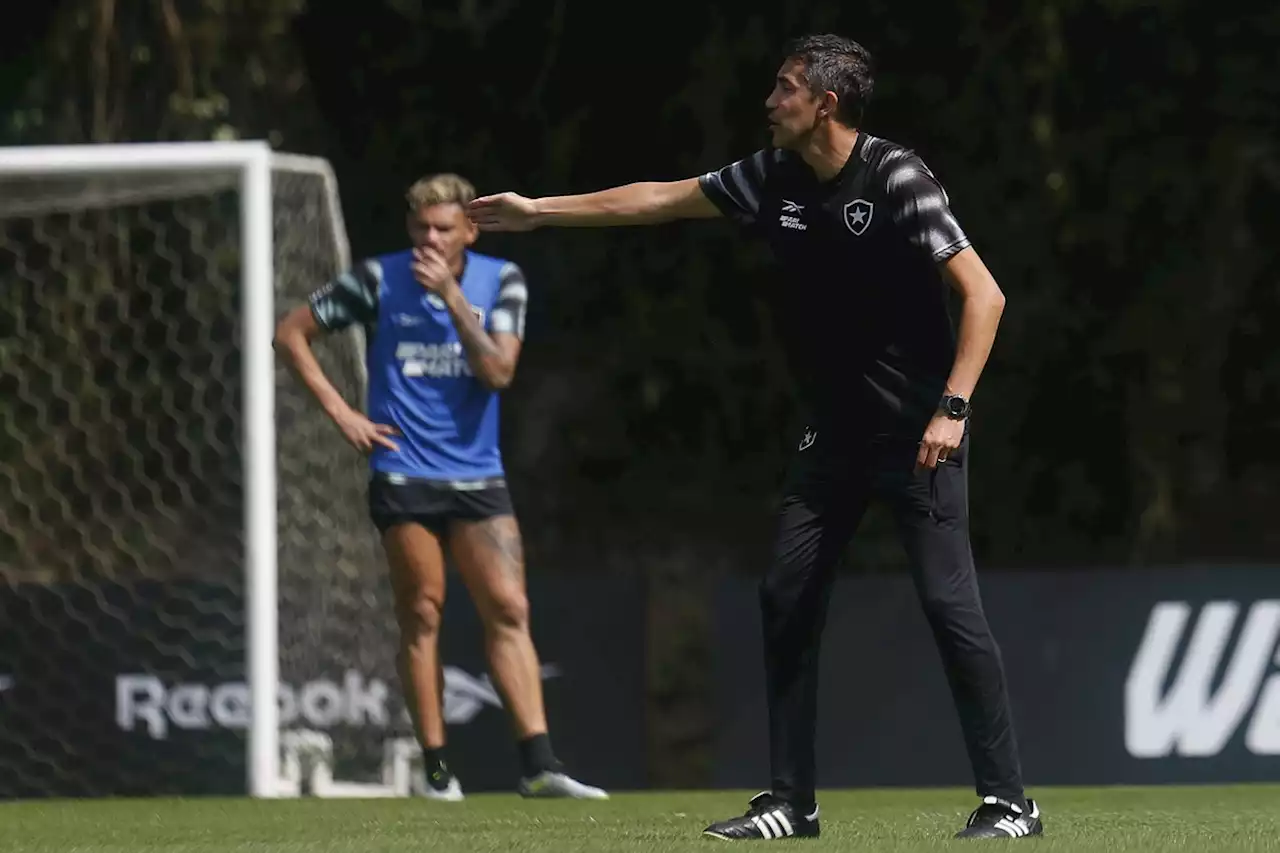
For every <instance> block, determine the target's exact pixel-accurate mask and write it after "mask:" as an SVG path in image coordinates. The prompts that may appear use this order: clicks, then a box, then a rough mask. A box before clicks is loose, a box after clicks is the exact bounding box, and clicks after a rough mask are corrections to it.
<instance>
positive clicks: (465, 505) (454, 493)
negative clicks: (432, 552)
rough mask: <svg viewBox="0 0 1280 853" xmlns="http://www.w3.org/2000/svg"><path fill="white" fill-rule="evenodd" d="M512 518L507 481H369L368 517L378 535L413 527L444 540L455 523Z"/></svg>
mask: <svg viewBox="0 0 1280 853" xmlns="http://www.w3.org/2000/svg"><path fill="white" fill-rule="evenodd" d="M514 514H515V509H514V507H513V506H512V503H511V493H510V492H508V491H507V481H506V480H504V479H503V478H501V477H492V478H489V479H486V480H468V481H464V482H443V481H439V480H414V479H411V478H408V477H404V476H401V475H398V474H381V473H379V474H374V475H373V477H372V478H371V479H370V480H369V517H370V518H371V519H373V524H374V526H375V527H377V528H378V532H379V533H385V532H386V531H387V528H389V527H392V526H394V525H397V524H406V523H413V524H421V525H422V526H423V527H425V528H427V529H428V530H430V531H431V532H432V533H434V534H436V535H437V536H444V535H445V533H446V532H447V531H448V527H449V522H450V521H452V520H454V519H458V520H461V521H479V520H481V519H485V518H493V517H494V516H499V515H514Z"/></svg>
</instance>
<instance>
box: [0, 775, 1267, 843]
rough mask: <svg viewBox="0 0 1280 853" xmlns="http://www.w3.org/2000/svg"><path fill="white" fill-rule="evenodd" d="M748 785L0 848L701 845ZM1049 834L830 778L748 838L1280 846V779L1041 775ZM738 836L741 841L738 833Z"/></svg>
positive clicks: (42, 807)
mask: <svg viewBox="0 0 1280 853" xmlns="http://www.w3.org/2000/svg"><path fill="white" fill-rule="evenodd" d="M751 793H754V792H714V793H709V792H697V793H681V792H675V793H660V794H630V795H619V796H615V797H614V798H613V799H612V800H610V801H608V802H604V803H576V802H542V803H530V802H525V801H523V800H520V799H519V798H517V797H515V796H506V795H503V796H473V797H471V798H470V799H469V800H468V801H467V802H465V803H462V804H456V805H449V804H440V803H432V802H426V801H422V800H314V799H302V800H285V801H278V802H261V801H257V802H255V801H250V800H98V801H88V800H86V801H66V800H60V801H31V802H20V803H6V804H3V805H0V851H10V850H12V851H19V850H20V851H24V853H36V851H59V853H149V851H174V853H237V851H239V852H240V853H250V851H251V853H303V851H306V853H310V851H352V853H355V851H359V853H390V851H423V850H442V851H444V850H447V851H457V853H470V851H502V853H516V851H538V853H543V851H545V853H571V851H593V853H594V851H602V852H603V851H619V853H650V851H653V853H657V851H663V853H667V851H672V853H682V851H695V850H696V851H709V850H718V849H720V848H721V847H723V846H724V845H725V842H723V841H717V840H714V839H710V838H704V837H702V836H701V835H700V834H699V833H700V831H701V829H702V828H703V826H704V825H705V824H707V823H709V822H710V821H712V820H716V819H719V818H723V817H726V816H728V815H730V814H732V813H735V812H737V811H740V810H741V809H742V808H743V806H744V803H745V802H746V799H747V797H748V796H749V795H750V794H751ZM1036 793H1037V794H1038V795H1039V796H1040V799H1041V800H1042V809H1043V811H1044V816H1045V830H1046V835H1045V837H1044V838H1043V839H1030V840H1025V841H1021V842H1014V841H1013V840H1008V841H968V842H959V841H954V840H951V839H950V836H951V835H952V834H953V833H954V832H955V831H956V830H957V829H958V828H959V827H960V825H961V824H962V822H963V820H964V818H965V816H966V815H967V814H968V811H969V808H970V807H971V806H972V804H973V799H972V798H971V797H970V796H969V794H968V792H964V791H927V792H926V791H899V790H893V791H839V792H824V793H823V794H822V795H821V805H822V831H823V837H822V838H821V839H818V840H816V841H787V842H763V843H762V842H754V843H749V844H747V846H748V847H749V848H751V849H755V848H756V847H760V846H764V847H765V849H774V848H775V847H776V845H779V844H781V845H782V848H783V849H788V850H789V849H796V848H797V847H801V848H803V849H805V850H811V851H814V853H818V851H879V850H893V851H916V850H963V849H969V848H971V847H972V846H974V845H975V844H976V845H978V846H983V845H989V844H995V845H997V846H1004V845H1009V844H1022V845H1031V848H1032V849H1034V850H1037V851H1072V853H1090V851H1106V853H1127V852H1128V851H1138V850H1142V851H1148V850H1149V851H1178V850H1185V851H1204V853H1219V851H1236V850H1249V851H1258V850H1275V851H1280V786H1249V787H1221V788H1116V789H1058V790H1055V789H1046V790H1041V791H1037V792H1036ZM739 846H741V844H740V845H739Z"/></svg>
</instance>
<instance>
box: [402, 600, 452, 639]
mask: <svg viewBox="0 0 1280 853" xmlns="http://www.w3.org/2000/svg"><path fill="white" fill-rule="evenodd" d="M442 605H443V602H442V601H440V599H439V597H438V596H437V595H435V594H434V593H432V592H430V591H428V590H415V591H414V592H413V593H412V594H411V595H408V596H406V599H405V600H404V601H403V602H401V603H400V606H399V607H397V608H396V615H397V617H398V621H399V622H400V636H401V637H402V638H404V640H405V641H406V642H413V641H415V640H417V639H419V638H422V637H434V636H436V635H437V634H439V633H440V611H441V608H442Z"/></svg>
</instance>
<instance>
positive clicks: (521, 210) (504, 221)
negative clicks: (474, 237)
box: [467, 193, 538, 231]
mask: <svg viewBox="0 0 1280 853" xmlns="http://www.w3.org/2000/svg"><path fill="white" fill-rule="evenodd" d="M467 215H468V216H470V217H471V221H472V222H474V223H475V224H476V225H478V226H480V230H481V231H531V230H533V229H534V228H536V227H537V225H538V210H537V208H536V207H535V205H534V203H533V201H532V200H531V199H527V198H525V197H524V196H522V195H517V194H516V193H498V194H497V195H486V196H481V197H480V198H478V199H476V200H475V201H473V202H471V204H469V205H467Z"/></svg>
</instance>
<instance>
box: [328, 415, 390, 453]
mask: <svg viewBox="0 0 1280 853" xmlns="http://www.w3.org/2000/svg"><path fill="white" fill-rule="evenodd" d="M336 420H337V423H338V429H340V430H342V434H343V436H345V437H346V439H347V441H348V442H350V443H351V446H352V447H354V448H355V449H356V450H359V451H360V452H361V453H371V452H372V451H373V448H374V445H381V446H382V447H385V448H387V449H388V450H399V449H400V446H399V445H398V444H396V443H395V442H394V441H392V440H391V439H390V437H389V436H393V435H399V434H400V430H398V429H396V428H395V427H393V426H390V425H388V424H375V423H374V422H373V421H371V420H369V419H368V418H366V417H365V416H364V415H362V414H360V413H359V412H357V411H355V410H354V409H352V410H350V411H348V412H346V413H345V414H343V415H342V416H340V417H338V418H337V419H336Z"/></svg>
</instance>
